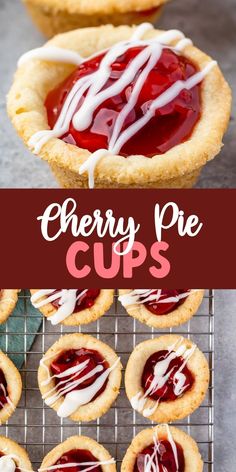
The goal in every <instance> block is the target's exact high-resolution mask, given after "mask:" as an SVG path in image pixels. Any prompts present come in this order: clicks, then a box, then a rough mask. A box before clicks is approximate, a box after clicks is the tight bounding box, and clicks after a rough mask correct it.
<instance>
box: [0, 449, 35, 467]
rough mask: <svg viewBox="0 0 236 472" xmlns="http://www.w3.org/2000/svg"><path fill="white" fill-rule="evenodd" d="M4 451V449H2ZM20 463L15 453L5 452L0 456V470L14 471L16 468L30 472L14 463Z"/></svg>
mask: <svg viewBox="0 0 236 472" xmlns="http://www.w3.org/2000/svg"><path fill="white" fill-rule="evenodd" d="M2 452H4V450H3V451H2ZM15 461H16V462H17V463H20V459H19V457H18V456H16V455H15V454H6V455H4V456H1V457H0V472H15V470H16V468H18V469H19V470H20V471H21V472H31V471H29V470H27V469H23V468H22V467H21V466H16V463H15Z"/></svg>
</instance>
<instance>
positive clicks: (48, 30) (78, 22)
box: [23, 0, 167, 38]
mask: <svg viewBox="0 0 236 472" xmlns="http://www.w3.org/2000/svg"><path fill="white" fill-rule="evenodd" d="M166 1H167V0H130V1H129V2H123V1H122V0H88V1H86V2H83V1H82V0H76V1H74V0H67V1H63V0H23V3H24V4H25V6H26V8H27V10H28V12H29V13H30V15H31V17H32V20H33V22H34V23H35V25H36V26H37V27H38V28H39V29H40V30H41V31H42V33H43V34H44V35H45V36H47V37H49V38H50V37H52V36H54V35H55V34H58V33H64V32H66V31H70V30H74V29H77V28H84V27H87V26H100V25H105V24H112V25H116V26H118V25H126V24H127V25H134V24H139V23H142V22H143V21H150V22H152V23H154V22H155V21H156V20H157V19H158V18H159V16H160V14H161V10H162V7H163V5H164V4H165V3H166Z"/></svg>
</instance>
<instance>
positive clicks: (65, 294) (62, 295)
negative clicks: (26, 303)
mask: <svg viewBox="0 0 236 472" xmlns="http://www.w3.org/2000/svg"><path fill="white" fill-rule="evenodd" d="M55 290H56V289H55V288H52V289H42V290H38V291H37V292H35V293H34V294H33V295H32V296H31V302H32V304H33V306H34V307H35V308H41V307H43V306H45V305H47V304H48V303H51V302H53V301H55V300H58V303H59V305H60V306H59V307H58V309H57V310H56V312H55V313H54V314H53V315H52V316H49V317H48V320H49V321H51V323H52V325H57V324H58V323H61V322H62V321H64V320H65V319H66V318H68V316H70V315H72V313H74V309H75V306H76V303H77V302H78V301H79V300H80V298H82V297H83V296H84V295H85V294H86V292H87V291H88V289H87V288H86V289H84V290H82V292H80V293H78V294H77V291H78V290H77V289H68V290H67V289H64V288H63V289H62V290H60V291H58V292H55ZM54 292H55V293H54Z"/></svg>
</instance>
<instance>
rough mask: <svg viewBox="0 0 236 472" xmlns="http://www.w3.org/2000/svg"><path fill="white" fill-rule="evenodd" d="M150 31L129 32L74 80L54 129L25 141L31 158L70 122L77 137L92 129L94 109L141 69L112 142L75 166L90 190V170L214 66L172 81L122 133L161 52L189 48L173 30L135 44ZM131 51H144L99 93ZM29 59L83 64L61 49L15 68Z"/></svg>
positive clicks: (145, 27) (38, 53) (44, 51)
mask: <svg viewBox="0 0 236 472" xmlns="http://www.w3.org/2000/svg"><path fill="white" fill-rule="evenodd" d="M152 29H153V26H152V25H151V24H149V23H143V24H141V25H140V26H138V27H137V28H136V29H135V30H134V32H133V34H132V36H131V38H130V39H129V40H126V41H120V42H118V43H116V44H115V45H113V46H112V47H111V48H110V49H108V50H107V51H105V55H104V57H103V59H102V60H101V62H100V65H99V68H98V69H97V70H96V71H94V72H92V73H90V74H88V75H87V76H85V77H81V78H80V79H78V81H77V82H76V83H75V84H74V86H73V87H72V89H71V91H70V92H69V94H68V96H67V98H66V100H65V102H64V105H63V107H62V110H61V113H60V115H59V117H58V120H57V122H56V124H55V126H54V128H53V129H52V130H42V131H38V132H36V133H35V134H34V135H33V136H32V137H31V138H30V140H29V146H30V147H32V149H33V151H34V152H35V153H36V154H38V153H39V152H40V150H41V148H42V147H43V146H44V144H46V143H47V142H48V141H49V140H50V139H51V138H60V137H61V136H63V135H64V134H66V133H67V132H68V130H69V126H70V123H71V121H72V123H73V126H74V128H75V129H76V130H77V131H83V130H85V129H87V128H88V127H89V126H90V125H91V123H92V120H93V115H94V112H95V111H96V109H97V107H98V106H99V105H100V104H102V103H103V102H104V101H105V100H107V99H109V98H111V97H112V96H115V95H117V94H119V93H121V92H122V90H124V89H125V87H126V86H128V85H129V84H130V83H131V82H132V81H133V80H134V78H135V77H136V76H137V74H138V72H139V71H140V70H141V68H143V69H142V71H141V72H140V75H139V77H138V79H137V80H136V83H135V85H134V87H133V90H132V92H131V94H130V97H129V99H128V101H127V104H126V105H125V106H124V108H123V109H122V110H121V112H120V113H119V114H118V116H117V119H116V122H115V126H114V129H113V132H112V136H111V138H110V141H109V143H108V149H107V150H106V149H99V150H97V151H95V152H94V153H91V154H90V155H89V157H88V158H87V159H86V161H85V162H84V163H83V164H82V165H81V166H80V169H79V173H80V174H83V173H85V172H87V173H88V178H89V187H90V188H93V186H94V171H95V168H96V165H97V164H98V162H99V161H100V160H101V159H102V158H103V157H104V156H105V155H116V154H119V152H120V150H121V149H122V147H123V146H124V144H125V143H126V142H127V141H129V139H130V138H132V137H133V136H134V135H135V134H136V133H137V132H138V131H139V130H140V129H142V128H143V127H144V126H145V125H146V124H147V123H148V122H149V121H150V120H151V118H153V116H154V115H155V112H156V110H157V109H158V108H162V107H164V106H165V105H167V104H168V103H170V102H171V101H172V100H174V99H175V98H176V97H177V96H178V95H179V93H180V92H181V91H182V90H184V89H187V90H191V89H192V88H193V87H194V86H196V85H197V84H199V83H200V82H201V81H202V80H203V79H204V77H205V76H206V75H207V74H208V73H209V72H210V70H211V69H212V67H214V66H215V65H216V61H211V62H209V63H207V64H206V66H205V67H203V69H202V70H201V71H199V72H197V73H195V74H194V75H193V76H191V77H190V78H188V79H187V80H178V81H177V82H175V83H174V84H173V85H171V86H170V87H169V88H168V89H167V90H165V92H163V93H162V94H161V95H159V97H157V98H156V99H155V100H153V101H152V102H151V103H150V105H149V106H148V108H147V111H146V112H145V114H144V115H143V116H142V117H141V118H139V119H138V120H136V121H135V122H134V123H133V124H131V125H129V126H128V127H127V128H125V129H124V123H125V120H126V118H127V116H128V114H129V113H130V111H131V110H132V109H133V108H134V106H135V105H136V103H137V100H138V97H139V94H140V91H141V90H142V88H143V85H144V83H145V81H146V80H147V77H148V74H149V73H150V71H151V70H152V69H153V68H154V66H155V64H156V63H157V61H158V60H159V59H160V56H161V54H162V51H163V48H166V47H167V48H169V49H172V50H174V51H176V52H180V51H183V50H184V49H185V48H186V47H187V46H189V45H190V44H192V43H191V40H189V39H188V38H185V36H184V34H183V33H182V32H181V31H178V30H169V31H166V32H164V33H162V34H160V35H159V36H155V37H153V38H149V39H146V40H142V39H141V38H142V37H143V35H144V34H145V33H147V32H148V31H150V30H152ZM173 41H177V43H176V45H175V46H174V47H173V46H171V43H172V42H173ZM137 46H144V49H142V50H141V51H140V53H139V54H137V56H136V57H134V59H133V60H132V61H131V62H130V64H129V65H128V66H127V67H126V69H125V71H124V72H123V74H122V75H121V77H120V78H119V79H117V80H116V81H115V82H113V83H112V84H111V85H110V86H108V87H107V88H105V89H103V87H104V85H105V84H106V82H107V80H108V79H109V77H110V73H111V66H112V64H113V62H114V61H115V60H116V59H117V58H118V57H120V56H121V55H122V54H124V53H125V52H126V51H127V50H128V49H129V48H131V47H137ZM99 54H101V52H99ZM96 55H97V54H96ZM96 55H93V56H91V57H94V56H96ZM91 57H90V58H91ZM32 59H45V60H50V61H56V62H58V61H60V62H64V63H65V62H66V63H71V64H75V65H78V64H81V63H83V62H85V61H87V60H88V59H89V58H81V56H80V55H79V54H77V53H75V52H73V51H67V50H65V49H60V48H55V47H43V48H39V49H36V50H33V51H29V52H28V53H26V54H24V55H23V56H22V57H21V59H20V60H19V65H22V64H23V63H25V62H26V61H29V60H32ZM85 92H87V93H86V96H85V98H84V101H83V103H82V105H81V106H80V107H79V109H78V110H77V108H78V103H79V102H80V99H81V97H82V96H83V94H84V93H85Z"/></svg>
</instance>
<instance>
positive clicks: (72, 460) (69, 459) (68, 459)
mask: <svg viewBox="0 0 236 472" xmlns="http://www.w3.org/2000/svg"><path fill="white" fill-rule="evenodd" d="M91 462H98V465H94V467H93V468H92V469H91V470H92V471H93V472H102V468H101V466H100V465H99V461H98V459H96V457H94V456H93V454H92V453H91V452H90V451H88V450H86V449H72V450H71V451H68V452H65V454H63V456H61V457H60V459H58V461H57V462H56V463H55V464H54V466H56V465H60V467H58V469H57V468H55V469H53V471H54V472H80V471H81V472H82V471H83V470H85V469H88V468H91V467H92V466H91V465H90V464H86V463H91ZM64 464H65V467H61V466H62V465H64ZM67 464H83V465H75V466H74V467H73V466H70V467H68V465H67ZM66 465H67V466H66Z"/></svg>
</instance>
